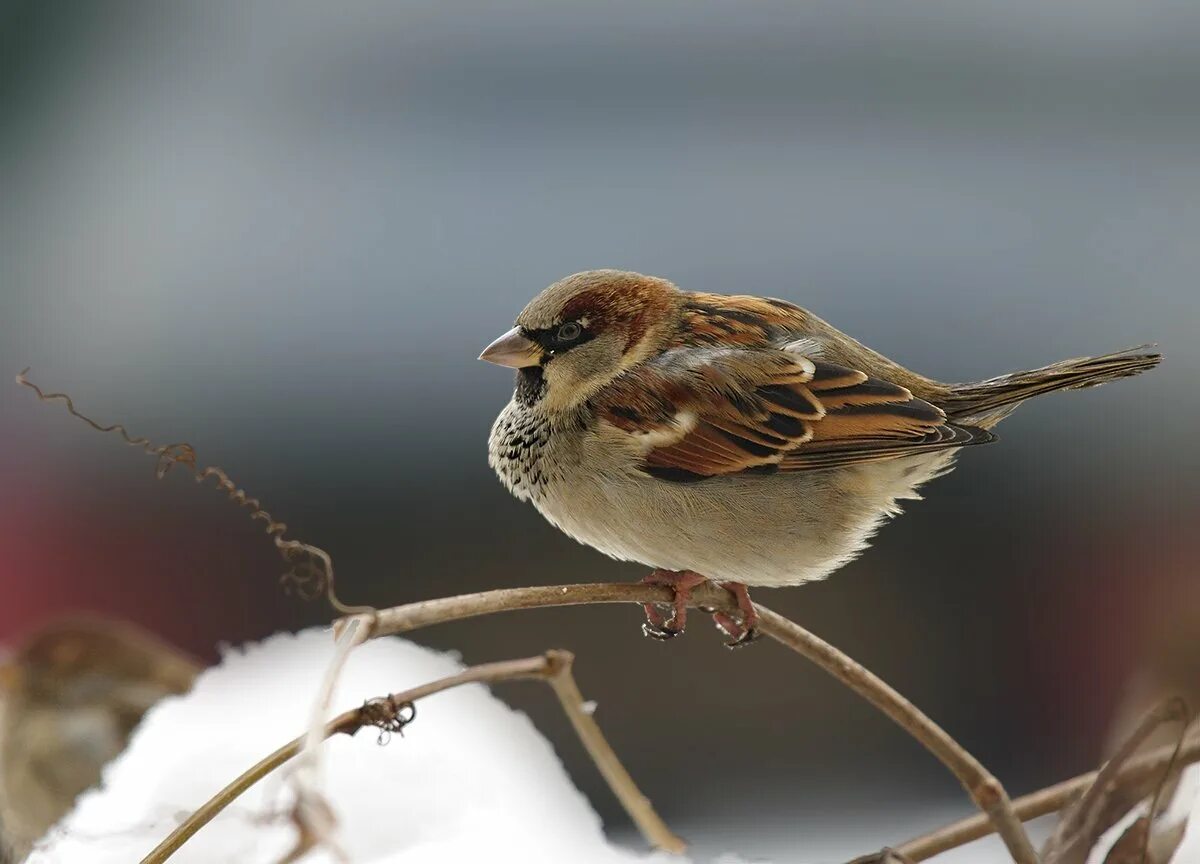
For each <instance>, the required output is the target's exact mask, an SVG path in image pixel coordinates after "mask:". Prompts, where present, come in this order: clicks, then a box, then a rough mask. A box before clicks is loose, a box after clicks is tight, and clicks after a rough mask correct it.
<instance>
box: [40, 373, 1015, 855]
mask: <svg viewBox="0 0 1200 864" xmlns="http://www.w3.org/2000/svg"><path fill="white" fill-rule="evenodd" d="M27 372H28V370H27V369H26V370H24V371H23V372H21V374H19V375H18V376H17V383H18V384H21V385H22V386H25V387H29V388H30V389H32V390H33V391H34V392H35V393H36V394H37V396H38V398H39V399H41V400H42V401H50V400H57V401H62V402H64V403H65V404H66V408H67V411H68V412H69V413H71V414H72V415H73V416H75V417H78V418H79V419H81V420H83V421H84V422H86V423H87V424H88V425H90V426H91V427H92V428H94V429H96V430H98V431H100V432H116V433H117V434H119V435H120V436H121V437H122V438H123V439H124V440H125V442H126V443H127V444H130V445H133V446H137V447H140V448H141V449H142V450H144V451H145V452H146V453H149V454H152V455H155V456H157V457H158V460H159V469H158V471H159V476H160V477H161V476H162V475H163V474H165V473H166V471H167V470H169V469H170V467H171V466H172V465H174V464H177V463H178V464H182V465H184V466H185V467H186V468H187V469H188V470H189V471H191V472H192V474H193V475H194V476H195V478H196V480H197V482H202V481H203V480H205V479H207V478H208V477H210V476H213V477H216V478H217V484H218V487H219V488H221V489H222V490H224V491H226V493H227V494H228V495H229V497H230V498H231V499H233V500H235V501H237V502H238V503H239V504H241V505H242V506H245V507H248V508H249V509H251V510H252V511H253V512H252V513H251V518H253V519H261V520H262V521H265V522H266V523H267V533H268V534H270V535H271V536H272V538H273V540H274V542H275V544H276V546H278V547H279V549H280V551H281V552H282V553H283V554H284V556H285V557H286V558H288V560H291V553H293V552H297V551H299V552H303V553H305V554H307V555H308V556H309V565H310V567H312V566H313V565H312V564H311V562H312V561H313V560H316V561H319V562H320V564H321V568H320V571H319V573H318V575H321V576H322V577H323V578H324V580H325V588H326V591H327V594H328V596H329V600H330V602H331V603H332V604H334V606H335V608H338V609H339V611H342V612H344V613H345V612H352V613H353V612H358V613H365V612H367V613H371V614H369V615H364V614H358V615H356V616H355V617H354V618H351V619H349V621H350V622H353V621H363V620H365V621H367V622H368V623H369V625H370V628H371V635H372V636H374V635H383V634H385V633H399V632H404V631H408V630H413V629H416V628H417V627H420V626H425V625H427V624H433V623H438V622H441V621H450V620H454V619H457V618H464V617H470V616H472V615H482V614H488V613H491V612H499V611H506V610H510V609H520V608H531V607H535V606H561V605H572V604H577V603H604V602H638V603H645V602H655V601H667V600H670V599H671V598H670V595H669V592H668V591H667V589H665V588H656V587H653V586H637V585H612V584H609V585H582V586H570V585H568V586H557V587H554V588H530V589H510V590H508V591H493V592H484V593H482V594H471V595H464V596H461V597H452V598H445V599H442V600H432V601H425V602H423V603H414V604H409V605H407V606H401V607H397V608H395V609H391V610H386V611H384V612H381V613H379V615H378V617H377V616H376V615H375V614H374V610H357V609H355V610H352V609H349V608H347V607H344V606H342V605H341V604H340V603H339V601H338V600H337V597H336V594H335V593H334V590H333V567H332V562H331V561H330V559H329V556H328V555H327V554H326V553H325V552H324V551H322V550H320V549H317V548H316V547H311V546H307V545H306V544H301V543H298V542H297V541H285V540H284V539H283V533H284V531H285V530H286V526H285V525H283V524H282V523H277V522H275V521H274V520H273V519H272V518H271V516H270V514H268V513H267V512H266V511H265V510H263V509H262V508H261V506H260V505H259V503H258V501H256V500H254V499H247V497H246V495H245V493H244V492H243V491H242V490H240V489H238V488H237V487H236V486H235V485H234V484H233V483H232V481H230V480H229V478H228V477H227V476H226V475H225V473H224V472H223V471H221V470H220V469H215V468H203V469H201V468H198V467H197V465H196V457H195V452H194V450H193V449H192V447H191V446H190V445H187V444H175V445H166V446H161V447H155V446H153V445H152V444H151V443H150V442H149V440H148V439H146V438H134V437H133V436H131V435H130V434H129V432H128V431H127V430H126V429H125V427H124V426H122V425H120V424H115V425H110V426H102V425H101V424H99V423H97V422H96V421H94V420H92V419H90V418H88V417H87V416H85V415H83V414H81V413H80V412H78V411H77V410H76V409H75V406H74V404H73V403H72V401H71V398H70V397H69V396H67V395H66V394H64V393H43V392H42V390H41V389H40V388H39V387H38V386H37V385H36V384H34V383H32V382H31V381H29V380H28V379H27V378H26V377H25V375H26V373H27ZM314 571H315V568H314ZM693 600H694V604H693V605H701V606H705V607H712V608H714V609H721V610H723V611H732V608H731V607H732V605H733V604H732V603H731V598H730V596H729V595H728V592H726V591H724V590H723V589H718V588H716V587H715V586H712V585H706V586H702V590H698V591H696V592H694V594H693ZM759 615H760V627H759V629H760V630H761V631H762V632H763V633H765V634H767V635H769V636H771V637H772V638H774V639H775V640H776V641H778V642H780V643H782V644H784V645H787V646H788V647H789V648H791V649H792V650H794V651H796V652H798V653H800V654H801V655H803V656H805V657H807V658H808V659H809V660H811V661H812V662H814V663H816V664H817V665H818V666H820V667H821V668H822V669H824V670H825V671H826V672H828V673H829V674H831V675H833V676H834V677H835V678H836V679H838V680H839V681H841V682H842V683H843V684H845V685H846V686H848V687H850V688H851V689H852V690H854V691H855V692H856V693H858V694H859V695H860V696H863V697H864V698H865V699H867V700H868V701H869V702H871V703H872V704H873V705H875V707H877V708H878V709H879V710H881V711H883V712H884V713H885V714H887V716H888V717H890V718H891V719H892V720H893V721H894V722H896V723H897V724H898V725H899V726H900V727H901V728H903V729H904V730H905V731H906V732H908V733H909V734H910V735H912V736H913V737H914V738H916V739H917V740H918V741H920V742H921V744H922V745H924V746H925V748H926V749H927V750H929V751H930V752H931V753H932V754H933V755H935V756H936V757H937V758H938V759H939V760H941V762H942V763H943V764H944V765H945V766H946V767H947V768H948V769H949V770H950V771H951V772H952V773H953V774H954V776H955V777H957V778H958V780H959V782H960V783H962V785H963V787H964V788H965V789H966V790H967V793H968V794H969V795H970V796H971V798H972V800H974V801H975V803H976V804H977V805H978V806H979V808H980V809H981V810H983V812H984V813H986V814H987V815H988V817H989V818H990V819H991V820H992V821H993V822H994V823H995V826H996V830H997V832H998V833H999V834H1000V836H1001V837H1002V838H1003V840H1004V842H1005V844H1006V845H1007V846H1008V849H1009V852H1010V854H1011V855H1012V857H1013V860H1014V861H1015V862H1017V864H1037V856H1036V853H1035V852H1034V850H1033V846H1032V844H1031V843H1030V842H1029V837H1028V836H1027V835H1026V834H1025V830H1024V828H1023V827H1022V825H1021V823H1020V820H1018V819H1017V818H1016V816H1015V815H1014V814H1013V810H1012V803H1011V802H1010V801H1009V798H1008V794H1007V793H1006V792H1005V791H1004V787H1003V786H1001V785H1000V782H999V781H998V780H997V779H996V778H995V777H994V776H992V775H991V774H990V773H989V772H988V771H987V770H986V769H985V768H984V767H983V765H982V764H981V763H980V762H979V761H978V760H977V759H975V757H974V756H972V755H971V754H970V753H969V752H967V751H966V750H965V749H964V748H963V747H962V746H961V745H960V744H959V743H958V742H956V741H955V740H954V739H953V738H952V737H951V736H950V735H949V734H947V733H946V732H945V730H943V729H942V728H941V727H940V726H938V725H937V724H936V723H934V722H933V721H932V720H931V719H929V718H928V717H927V716H925V714H923V713H922V712H921V711H920V710H919V709H917V708H916V706H914V705H913V704H912V703H911V702H909V701H908V700H907V699H905V698H904V697H903V696H901V695H900V694H899V693H898V692H897V691H895V690H894V689H892V688H891V687H890V686H888V685H887V684H886V683H884V682H883V681H882V680H881V679H880V678H879V677H878V676H876V675H874V674H873V673H872V672H870V671H869V670H868V669H866V668H865V667H863V666H862V665H861V664H859V663H857V662H855V661H854V660H852V659H851V658H850V657H848V656H846V655H845V654H843V653H842V652H841V651H839V650H838V649H836V648H834V647H833V646H832V645H830V644H829V643H827V642H825V641H824V640H822V639H819V638H818V637H816V636H814V635H813V634H811V633H809V632H808V631H807V630H805V629H804V628H802V627H800V626H799V625H798V624H795V623H794V622H792V621H789V620H788V619H786V618H784V617H782V616H780V615H778V614H776V613H775V612H772V611H771V610H769V609H765V608H761V607H759ZM343 626H345V625H343ZM335 678H336V675H335V676H334V679H331V682H332V680H335ZM330 686H332V683H330ZM301 803H302V802H301Z"/></svg>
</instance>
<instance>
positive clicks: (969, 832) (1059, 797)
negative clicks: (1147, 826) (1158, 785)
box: [896, 736, 1200, 861]
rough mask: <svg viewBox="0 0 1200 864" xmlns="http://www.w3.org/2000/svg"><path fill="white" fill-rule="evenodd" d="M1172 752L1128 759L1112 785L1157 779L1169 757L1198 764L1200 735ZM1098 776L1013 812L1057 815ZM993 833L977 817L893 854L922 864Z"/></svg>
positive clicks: (1025, 801) (1069, 783)
mask: <svg viewBox="0 0 1200 864" xmlns="http://www.w3.org/2000/svg"><path fill="white" fill-rule="evenodd" d="M1175 751H1176V746H1175V745H1168V746H1165V747H1160V748H1158V749H1156V750H1151V751H1150V752H1149V753H1147V754H1146V755H1144V756H1140V757H1138V758H1137V759H1131V760H1130V761H1129V762H1128V763H1126V764H1125V766H1124V767H1123V768H1122V769H1121V770H1120V771H1118V772H1117V774H1116V776H1115V777H1113V778H1112V781H1111V782H1113V783H1115V784H1118V785H1121V786H1124V785H1128V784H1137V783H1143V782H1146V781H1147V780H1149V779H1150V778H1152V777H1157V776H1158V775H1159V774H1160V773H1161V772H1162V770H1163V769H1164V768H1165V767H1166V766H1167V765H1169V764H1170V763H1171V760H1172V758H1175V759H1176V761H1177V763H1178V764H1179V765H1180V766H1183V765H1190V764H1192V763H1194V762H1200V736H1197V737H1194V738H1191V739H1188V740H1187V741H1185V742H1184V743H1183V746H1182V747H1180V748H1179V753H1178V756H1177V757H1176V755H1175ZM1099 776H1100V772H1099V771H1089V772H1088V773H1087V774H1080V775H1079V776H1078V777H1072V778H1071V779H1070V780H1064V781H1062V782H1061V783H1055V784H1054V785H1053V786H1047V787H1046V788H1045V789H1039V790H1038V791H1037V792H1031V793H1030V794H1028V795H1022V796H1021V797H1020V798H1017V799H1016V800H1015V801H1013V812H1014V813H1016V815H1017V818H1019V819H1020V820H1021V821H1023V822H1028V821H1029V820H1030V819H1037V818H1038V817H1040V816H1047V815H1049V814H1050V813H1057V812H1058V811H1059V810H1061V809H1063V808H1064V807H1066V806H1067V805H1068V804H1070V803H1071V802H1072V801H1074V800H1075V799H1077V798H1078V797H1079V796H1080V795H1082V794H1083V793H1084V792H1086V791H1087V790H1088V789H1090V788H1091V787H1092V786H1093V785H1094V784H1095V782H1096V779H1097V778H1098V777H1099ZM995 830H996V829H995V826H994V825H993V824H992V823H991V822H990V821H989V820H988V819H987V818H986V817H985V816H984V815H983V814H977V815H975V816H969V817H967V818H966V819H961V820H959V821H958V822H954V823H952V824H950V825H946V826H944V827H942V828H939V829H937V830H936V831H931V832H930V833H928V834H923V835H921V836H920V837H914V838H913V839H912V840H909V841H907V842H905V843H902V844H901V845H899V846H897V847H896V851H897V852H900V853H901V854H903V855H907V856H908V857H909V858H911V859H912V860H913V861H925V860H927V859H929V858H932V857H933V856H935V855H940V854H941V853H943V852H947V851H949V850H951V849H957V848H958V847H959V846H965V845H966V844H968V843H971V842H974V841H975V840H978V839H980V838H981V837H986V836H988V835H989V834H992V833H994V831H995Z"/></svg>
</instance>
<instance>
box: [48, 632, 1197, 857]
mask: <svg viewBox="0 0 1200 864" xmlns="http://www.w3.org/2000/svg"><path fill="white" fill-rule="evenodd" d="M332 656H333V638H332V636H331V634H330V633H329V631H327V630H309V631H305V632H303V633H300V634H298V635H290V634H283V635H277V636H273V637H271V638H270V639H267V640H266V641H264V642H262V643H259V644H256V645H251V646H248V647H246V648H243V649H226V651H225V656H224V659H223V661H222V663H221V664H220V665H219V666H217V667H214V668H213V669H210V670H208V671H207V672H205V673H203V674H202V675H201V676H200V678H199V679H198V680H197V682H196V685H195V687H194V689H193V690H192V692H191V693H189V694H187V695H185V696H181V697H174V698H171V699H168V700H165V701H164V702H162V703H160V704H159V705H157V706H155V707H154V708H153V709H152V710H151V711H150V713H149V714H147V715H146V718H145V720H144V721H143V723H142V725H141V726H140V727H139V729H138V731H137V732H136V733H135V735H134V738H133V740H132V741H131V743H130V746H129V749H128V750H127V751H126V752H125V753H124V754H123V755H122V756H121V757H120V758H118V759H117V760H115V761H114V762H113V763H112V764H111V765H109V766H108V768H107V769H106V770H105V773H104V781H103V784H102V786H101V788H100V789H98V790H96V791H93V792H90V793H87V794H86V795H84V796H83V797H82V798H81V799H80V801H79V803H78V805H77V806H76V808H75V810H74V811H73V812H72V813H71V814H70V815H69V816H67V818H66V819H65V820H64V821H63V822H62V823H61V824H60V825H59V826H58V827H57V828H55V829H54V830H53V831H52V832H51V833H50V835H48V836H47V838H45V839H44V840H43V841H42V842H41V843H40V844H39V848H38V849H37V850H36V851H35V852H34V853H33V855H32V856H31V857H30V858H29V859H28V864H76V862H80V864H84V862H86V864H110V862H112V864H116V862H120V864H128V862H131V861H138V860H140V859H141V858H142V856H144V855H145V854H146V853H147V852H148V851H149V850H150V849H151V848H153V847H154V845H155V844H156V843H157V842H159V841H160V840H161V839H162V838H163V837H165V836H166V835H167V834H168V833H169V832H170V830H171V829H172V828H173V827H174V826H175V825H176V824H178V821H179V820H180V819H182V818H183V816H185V815H186V814H187V813H189V812H190V811H191V810H193V809H195V807H197V806H198V805H199V804H200V803H202V802H203V801H205V800H206V799H207V798H208V797H210V796H211V795H212V794H213V792H215V791H216V790H217V789H218V788H219V787H221V786H222V785H224V784H225V783H227V782H228V781H230V780H232V779H233V778H234V777H235V776H237V775H238V774H239V773H241V772H242V771H244V770H245V769H246V768H247V767H249V766H250V765H251V764H253V763H254V762H256V761H257V760H258V759H260V758H262V757H263V756H265V755H266V754H267V753H269V752H271V751H272V750H274V749H276V748H277V747H278V746H279V745H281V744H282V743H284V742H285V741H287V740H290V739H291V738H293V737H295V736H297V735H300V734H301V733H303V731H304V724H305V721H306V718H307V717H308V715H309V712H310V710H311V707H312V700H313V698H314V696H315V694H316V690H317V687H318V686H319V682H320V680H321V676H322V675H323V674H324V672H325V669H326V667H327V666H328V664H329V661H330V659H331V657H332ZM462 668H463V666H462V662H461V660H460V658H459V656H458V655H457V654H450V653H448V654H443V653H437V652H434V651H431V650H429V649H426V648H422V647H420V646H418V645H416V644H414V643H412V642H407V641H405V640H402V639H396V638H391V639H378V640H374V641H372V642H369V643H367V644H366V645H363V646H361V647H359V648H358V649H357V650H356V651H355V652H354V653H353V654H352V655H351V656H350V659H349V661H348V663H347V666H346V669H345V672H344V674H343V676H342V678H341V681H340V683H339V686H338V688H337V689H336V691H335V694H334V698H333V701H332V706H333V707H332V711H331V713H337V712H339V711H342V710H345V709H346V708H350V707H354V706H357V705H360V704H361V703H362V702H363V700H365V699H367V698H371V697H374V696H380V695H384V694H386V693H388V692H396V691H399V690H404V689H406V688H408V687H412V686H414V685H417V684H421V683H424V682H427V681H432V680H435V679H437V678H442V677H444V676H446V675H450V674H453V673H455V672H457V671H459V670H460V669H462ZM514 686H526V687H533V686H538V685H536V684H518V685H514ZM547 698H549V697H547ZM384 737H385V738H387V737H390V740H389V741H388V743H387V746H380V745H379V744H378V743H377V742H378V740H379V739H380V734H379V733H378V732H377V731H376V730H374V729H369V728H368V729H363V730H362V731H361V732H359V733H358V735H357V736H355V737H354V738H348V737H346V736H337V737H335V738H333V739H331V740H329V741H328V742H326V744H325V757H326V758H325V762H324V765H323V769H322V771H323V775H324V778H323V783H324V789H325V792H326V794H327V797H328V799H329V800H330V801H331V802H332V804H333V806H334V809H335V810H336V812H337V814H338V816H339V818H340V834H339V840H340V842H341V843H342V846H343V847H344V848H345V849H346V850H347V852H348V853H349V855H350V859H351V860H352V861H353V862H355V864H426V862H430V864H433V862H436V864H458V862H472V864H473V862H480V861H487V862H491V864H506V862H509V861H514V862H515V861H519V862H522V864H541V862H546V864H550V862H554V864H560V862H571V864H634V862H641V864H650V862H654V864H668V862H670V864H686V862H685V861H684V860H683V859H676V858H671V857H670V856H666V855H661V854H659V855H654V854H649V853H645V852H636V851H632V850H627V849H621V848H619V847H616V846H614V845H612V844H610V843H609V842H608V841H607V840H606V839H605V837H604V834H603V831H602V829H601V824H600V820H599V818H598V817H597V816H596V814H595V812H594V811H593V810H592V808H591V806H590V805H589V803H588V802H587V800H586V799H585V798H584V797H583V795H582V794H581V793H580V792H579V791H578V790H577V789H576V788H575V786H574V784H573V783H572V782H571V780H570V778H569V777H568V776H567V774H566V772H565V771H564V769H563V766H562V763H561V762H560V761H559V759H558V757H557V756H556V755H555V753H554V751H553V749H552V748H551V747H550V745H549V743H548V742H547V741H546V739H545V738H544V737H543V736H542V735H541V734H540V733H539V732H538V731H537V729H535V728H534V726H533V724H532V723H531V722H530V721H529V719H528V718H527V717H526V716H525V715H524V714H521V713H520V712H517V711H513V710H512V709H510V708H509V707H507V706H506V705H505V704H504V703H503V702H501V701H499V700H498V699H497V698H495V697H494V696H492V694H491V692H490V691H489V690H488V689H487V688H485V687H483V686H480V685H470V686H467V687H461V688H458V689H455V690H451V691H448V692H445V693H440V694H437V695H435V696H431V697H429V698H428V699H425V700H422V701H421V702H420V703H419V704H418V706H417V717H416V720H415V722H413V724H412V725H410V726H408V727H406V728H405V729H404V732H403V735H399V734H394V735H391V736H384ZM632 767H634V768H636V766H632ZM286 771H287V769H286V768H285V769H283V771H280V772H276V773H275V774H274V775H272V776H270V777H268V778H266V779H265V780H264V781H262V782H261V783H259V784H258V786H256V787H255V788H253V789H251V790H250V791H249V792H248V793H247V794H245V795H243V796H242V797H241V798H240V799H239V800H238V801H237V802H236V803H235V804H233V805H232V806H231V807H230V808H229V809H227V810H226V811H225V812H224V813H222V814H221V815H220V816H218V817H217V819H216V820H214V821H213V822H212V823H210V824H209V825H207V826H206V827H205V828H203V829H202V830H201V831H200V832H199V833H198V834H197V835H196V836H195V837H193V838H192V839H191V840H190V841H189V842H188V843H187V844H186V845H185V846H184V847H183V848H182V849H181V850H180V851H179V852H177V853H176V854H175V856H174V857H173V858H172V859H171V860H172V862H178V864H189V862H191V864H211V862H235V861H236V862H238V864H274V862H277V861H278V860H279V859H280V858H281V857H282V856H283V854H284V853H285V852H287V851H288V850H289V849H290V848H291V846H292V844H293V842H294V830H293V829H292V827H291V826H290V825H289V824H288V823H287V821H286V819H285V818H281V814H284V813H286V812H287V807H288V804H289V803H290V798H289V794H290V793H289V792H288V789H287V785H286V783H285V782H284V776H283V775H284V772H286ZM635 773H636V772H635ZM1185 777H1186V780H1185V782H1184V784H1183V788H1182V789H1181V790H1180V795H1179V796H1178V798H1177V801H1176V805H1175V807H1173V808H1172V812H1170V813H1169V814H1168V817H1167V818H1168V820H1170V821H1174V820H1176V819H1179V818H1182V816H1183V815H1184V814H1185V813H1186V812H1187V810H1188V809H1189V807H1191V809H1192V824H1191V825H1190V826H1189V830H1188V832H1187V836H1186V838H1185V839H1184V842H1183V846H1182V848H1181V849H1180V850H1179V853H1178V855H1177V857H1176V859H1175V860H1176V861H1178V862H1180V864H1182V862H1196V861H1200V806H1197V805H1196V804H1195V803H1193V802H1194V795H1195V790H1196V787H1197V785H1198V780H1200V769H1197V768H1192V769H1189V771H1188V772H1186V774H1185ZM877 815H878V818H879V819H880V820H883V819H885V817H886V815H887V814H877ZM892 815H893V816H894V814H892ZM862 816H863V818H867V814H862ZM1130 818H1132V817H1130ZM767 821H770V820H769V819H768V820H767ZM872 821H875V820H871V819H869V818H868V823H870V822H872ZM918 821H921V822H923V823H924V822H929V821H930V820H928V819H925V820H918ZM936 821H938V820H937V819H934V820H933V822H936ZM684 827H686V826H684ZM1043 827H1045V826H1043ZM827 828H829V829H830V830H832V832H833V833H834V834H835V835H839V836H840V837H841V838H842V839H843V840H844V839H845V838H846V837H847V836H853V835H854V834H855V833H857V832H855V831H852V830H850V829H849V828H833V827H832V826H827ZM897 831H898V832H899V833H900V834H903V833H904V832H903V831H899V829H897ZM789 833H790V832H789ZM894 833H897V832H896V831H892V832H890V833H889V836H891V834H894ZM1042 833H1044V832H1042ZM1117 833H1119V829H1117V831H1114V832H1112V836H1111V839H1115V836H1116V834H1117ZM817 839H818V838H810V839H809V844H811V845H809V844H806V845H808V846H809V848H808V850H807V853H805V852H801V851H799V850H797V851H796V855H795V857H792V854H791V853H789V854H788V855H784V856H782V857H783V858H785V859H787V860H804V861H812V860H832V859H830V858H829V857H828V855H825V856H822V855H821V853H819V852H817V851H816V850H817V849H818V848H823V847H820V846H819V844H817ZM824 839H825V840H827V841H828V840H831V839H832V838H830V837H829V836H826V837H825V838H824ZM790 845H791V844H789V846H790ZM842 845H845V844H844V843H843V844H842ZM857 845H861V843H859V844H856V845H855V846H854V848H857ZM859 851H863V850H859ZM945 857H946V861H947V862H948V864H949V862H952V861H953V862H962V864H968V862H969V864H976V862H978V864H983V862H994V861H999V860H1003V859H1004V858H1005V856H1004V853H1003V851H1002V849H1001V848H1000V846H999V844H998V841H996V839H995V838H989V840H988V841H985V842H983V843H977V844H972V845H971V846H968V847H966V848H963V849H959V850H955V851H954V852H952V853H950V854H949V855H947V856H945ZM1101 857H1102V856H1101ZM304 860H305V862H307V864H332V860H333V859H332V858H331V856H329V855H327V854H324V853H316V854H313V855H310V856H309V857H308V858H306V859H304ZM743 860H744V859H741V858H738V857H736V856H730V855H727V854H726V855H723V856H722V857H721V858H719V859H718V861H719V862H720V864H732V862H735V861H737V862H740V861H743Z"/></svg>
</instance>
